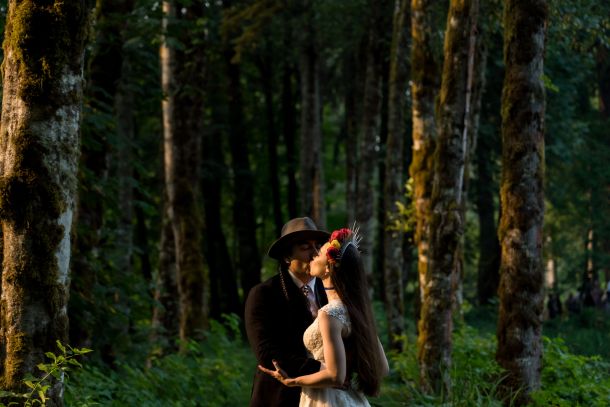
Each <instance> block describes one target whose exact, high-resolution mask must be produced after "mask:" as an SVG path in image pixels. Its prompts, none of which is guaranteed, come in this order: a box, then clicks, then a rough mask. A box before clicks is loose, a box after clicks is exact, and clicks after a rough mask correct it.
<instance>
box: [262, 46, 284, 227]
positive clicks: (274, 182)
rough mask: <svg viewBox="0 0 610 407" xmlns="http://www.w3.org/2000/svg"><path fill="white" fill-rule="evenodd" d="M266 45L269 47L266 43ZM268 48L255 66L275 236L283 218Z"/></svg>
mask: <svg viewBox="0 0 610 407" xmlns="http://www.w3.org/2000/svg"><path fill="white" fill-rule="evenodd" d="M267 47H269V46H268V45H267ZM272 58H273V57H272V53H271V52H269V50H267V49H265V51H264V52H263V53H262V54H261V55H258V57H257V61H256V62H257V67H258V71H259V73H260V80H261V85H262V88H263V96H264V98H265V117H266V119H267V155H268V157H269V158H268V161H267V162H268V164H269V185H270V187H271V202H272V210H273V223H274V226H275V236H279V235H280V233H281V232H282V226H283V225H284V220H283V216H282V203H281V198H280V178H279V177H280V174H279V165H278V154H277V145H278V134H277V132H276V126H275V113H274V108H273V64H272V62H273V60H272Z"/></svg>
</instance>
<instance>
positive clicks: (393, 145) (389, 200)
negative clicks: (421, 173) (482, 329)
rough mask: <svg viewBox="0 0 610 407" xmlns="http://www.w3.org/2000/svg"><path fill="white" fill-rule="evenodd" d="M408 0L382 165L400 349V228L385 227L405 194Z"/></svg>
mask: <svg viewBox="0 0 610 407" xmlns="http://www.w3.org/2000/svg"><path fill="white" fill-rule="evenodd" d="M409 10H410V8H409V2H408V1H407V0H396V3H395V6H394V23H393V34H392V46H391V53H390V78H389V83H388V93H389V96H388V97H389V101H388V139H387V143H386V165H385V171H386V173H385V190H384V194H383V195H384V196H385V208H384V212H385V231H384V233H383V234H382V236H384V239H385V244H384V258H385V262H384V266H385V267H384V269H383V270H384V273H385V279H384V281H385V289H384V292H385V309H386V315H387V320H388V332H389V336H390V343H391V348H392V349H395V350H401V344H402V341H400V340H399V339H398V338H399V337H400V336H401V335H403V334H404V318H405V315H404V298H403V297H404V295H403V293H404V286H403V260H404V257H403V252H402V251H403V239H404V233H403V232H402V231H390V230H388V229H389V227H390V225H391V222H390V220H391V217H392V215H394V216H395V215H396V212H397V207H396V202H397V201H402V196H403V195H404V183H405V176H404V175H405V174H404V172H403V169H404V167H405V164H404V160H405V151H404V150H405V139H406V126H405V111H406V98H405V94H406V90H407V86H408V84H407V74H408V63H407V55H408V54H407V52H408V37H409V30H410V26H409Z"/></svg>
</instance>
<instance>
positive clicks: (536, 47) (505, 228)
mask: <svg viewBox="0 0 610 407" xmlns="http://www.w3.org/2000/svg"><path fill="white" fill-rule="evenodd" d="M547 14H548V11H547V3H546V1H544V0H536V1H528V2H525V1H516V0H507V1H506V2H505V5H504V63H505V66H506V73H505V77H504V89H503V93H502V186H501V202H502V203H501V204H502V217H501V220H500V227H499V233H498V234H499V238H500V244H501V246H502V260H501V265H500V288H499V296H500V311H499V318H498V332H497V336H498V349H497V353H496V360H497V361H498V363H499V364H500V365H501V366H502V367H503V368H504V369H506V370H507V372H508V376H507V378H506V380H505V384H506V385H507V386H508V387H509V388H510V389H512V390H513V391H514V392H517V391H518V400H517V402H518V403H519V404H524V403H525V402H526V401H527V399H528V398H529V394H530V393H531V392H532V391H533V390H535V389H537V388H539V387H540V370H541V362H542V341H541V330H542V326H541V319H542V310H543V301H544V297H543V293H542V289H543V282H544V270H543V267H542V223H543V217H544V193H543V166H544V109H545V100H544V85H543V82H542V74H543V72H544V71H543V61H544V43H545V30H546V24H547ZM513 394H517V393H513Z"/></svg>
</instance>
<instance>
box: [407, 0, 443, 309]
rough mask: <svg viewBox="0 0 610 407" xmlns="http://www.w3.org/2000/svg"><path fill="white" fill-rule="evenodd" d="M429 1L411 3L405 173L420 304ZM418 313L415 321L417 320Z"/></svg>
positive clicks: (430, 109)
mask: <svg viewBox="0 0 610 407" xmlns="http://www.w3.org/2000/svg"><path fill="white" fill-rule="evenodd" d="M433 5H434V2H433V1H430V0H411V40H412V44H411V103H412V107H411V115H412V125H413V130H412V139H413V147H412V160H411V166H410V167H409V173H410V175H411V178H412V179H413V195H414V196H413V199H414V202H415V217H416V222H417V224H416V227H415V235H414V238H415V239H414V240H415V244H416V245H417V270H418V274H419V285H420V296H419V301H418V302H417V304H418V305H419V304H421V302H422V301H423V285H424V284H423V282H424V281H425V276H426V272H427V270H428V247H429V243H428V242H429V234H430V230H429V227H430V197H431V195H432V176H433V174H434V149H435V145H436V144H435V143H436V118H435V116H434V103H435V99H436V94H437V92H438V85H439V81H438V77H439V75H438V64H437V61H436V60H435V58H434V51H433V49H432V36H433V30H434V27H433V26H432V18H431V14H432V6H433ZM419 314H420V313H418V317H419Z"/></svg>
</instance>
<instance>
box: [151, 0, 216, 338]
mask: <svg viewBox="0 0 610 407" xmlns="http://www.w3.org/2000/svg"><path fill="white" fill-rule="evenodd" d="M176 7H177V6H176V4H175V3H174V2H173V1H164V2H163V12H164V16H163V25H164V36H165V38H164V40H163V43H162V45H161V71H162V86H163V92H164V95H165V98H164V100H163V106H162V108H163V132H164V158H165V159H164V162H165V187H166V191H167V197H168V215H169V219H170V221H171V224H172V229H173V234H174V242H175V246H176V269H177V273H178V278H177V281H178V293H179V296H180V338H181V339H183V340H186V339H188V338H194V337H197V336H198V335H199V333H200V331H201V330H202V329H205V328H206V326H207V323H208V313H209V309H208V308H209V306H208V301H209V296H208V292H209V284H208V280H207V279H208V276H207V270H206V265H205V264H204V259H203V254H202V249H203V241H202V239H203V238H202V232H203V222H202V218H201V217H202V211H201V210H200V208H199V202H200V201H201V196H200V190H199V173H200V171H199V168H200V159H201V153H200V151H201V150H200V149H201V145H200V144H201V141H200V139H201V130H202V123H201V117H202V109H203V107H202V105H203V103H202V97H201V94H200V92H199V91H197V90H194V89H192V88H189V85H191V84H195V83H200V82H201V81H202V75H203V61H202V59H203V50H202V49H200V48H201V46H200V45H198V46H197V45H195V44H194V43H193V42H192V34H190V33H188V30H184V29H183V28H178V27H177V26H176V24H177V22H178V21H180V22H181V23H188V22H193V21H194V20H195V19H197V18H199V17H201V13H202V11H201V8H200V7H197V6H194V5H193V6H192V7H187V8H185V9H183V10H181V12H180V13H176ZM169 38H172V40H174V41H177V42H178V41H179V42H180V43H182V47H181V49H177V48H173V47H171V46H170V45H169V44H170V42H168V39H169Z"/></svg>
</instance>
